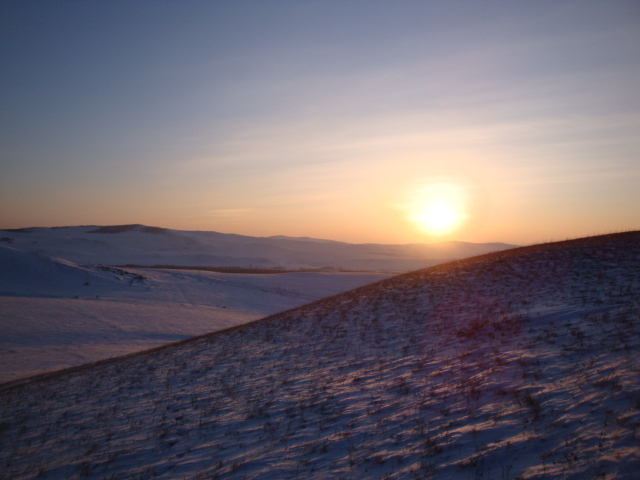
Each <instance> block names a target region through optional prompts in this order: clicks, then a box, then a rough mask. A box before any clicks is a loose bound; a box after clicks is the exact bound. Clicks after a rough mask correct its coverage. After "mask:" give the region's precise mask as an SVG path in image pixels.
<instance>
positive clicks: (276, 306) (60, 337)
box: [0, 245, 390, 382]
mask: <svg viewBox="0 0 640 480" xmlns="http://www.w3.org/2000/svg"><path fill="white" fill-rule="evenodd" d="M0 270H1V272H0V382H6V381H10V380H15V379H17V378H22V377H26V376H29V375H34V374H37V373H42V372H46V371H51V370H58V369H62V368H68V367H72V366H76V365H81V364H84V363H88V362H93V361H97V360H102V359H105V358H111V357H117V356H121V355H125V354H129V353H132V352H136V351H141V350H146V349H149V348H153V347H157V346H159V345H164V344H166V343H170V342H173V341H177V340H183V339H185V338H189V337H193V336H196V335H202V334H205V333H209V332H212V331H215V330H221V329H224V328H227V327H231V326H234V325H238V324H241V323H246V322H248V321H251V320H256V319H258V318H261V317H265V316H267V315H270V314H272V313H276V312H280V311H283V310H288V309H290V308H293V307H297V306H300V305H303V304H305V303H309V302H310V301H313V300H317V299H320V298H324V297H328V296H331V295H334V294H336V293H339V292H342V291H346V290H351V289H353V288H355V287H358V286H361V285H365V284H368V283H372V282H374V281H377V280H380V279H383V278H387V277H389V276H390V275H389V274H381V273H282V274H274V275H269V274H267V275H265V274H260V275H257V274H225V273H217V272H207V271H197V270H155V269H138V270H136V269H119V268H110V267H102V268H96V267H93V266H80V265H77V264H74V263H73V262H69V261H65V260H60V259H53V258H50V257H47V256H45V255H42V254H35V253H31V252H24V251H20V250H17V249H15V248H12V247H10V246H3V245H0Z"/></svg>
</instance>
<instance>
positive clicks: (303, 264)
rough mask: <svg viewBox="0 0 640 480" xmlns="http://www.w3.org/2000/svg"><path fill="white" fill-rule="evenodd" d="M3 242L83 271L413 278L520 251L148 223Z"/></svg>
mask: <svg viewBox="0 0 640 480" xmlns="http://www.w3.org/2000/svg"><path fill="white" fill-rule="evenodd" d="M0 241H4V242H6V243H8V244H9V245H11V246H13V247H16V248H19V249H21V250H25V251H29V252H40V253H44V254H46V255H49V256H52V257H56V258H63V259H65V260H69V261H73V262H76V263H79V264H110V265H124V264H135V265H143V266H154V265H176V266H192V267H193V266H218V267H256V268H285V269H293V270H297V269H322V268H330V269H346V270H363V271H384V272H407V271H411V270H417V269H419V268H424V267H429V266H432V265H435V264H438V263H442V262H444V261H448V260H454V259H459V258H464V257H469V256H475V255H481V254H484V253H489V252H493V251H498V250H505V249H508V248H513V247H515V246H516V245H509V244H504V243H484V244H476V243H467V242H444V243H433V244H406V245H387V244H373V243H371V244H369V243H367V244H352V243H346V242H339V241H334V240H324V239H315V238H308V237H287V236H281V235H279V236H272V237H250V236H245V235H237V234H227V233H218V232H207V231H184V230H172V229H168V228H162V227H153V226H146V225H140V224H130V225H111V226H99V225H84V226H69V227H50V228H47V227H31V228H22V229H7V230H0Z"/></svg>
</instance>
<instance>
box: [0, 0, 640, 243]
mask: <svg viewBox="0 0 640 480" xmlns="http://www.w3.org/2000/svg"><path fill="white" fill-rule="evenodd" d="M0 65H2V67H1V68H0V228H22V227H31V226H62V225H118V224H131V223H141V224H145V225H154V226H161V227H166V228H174V229H182V230H213V231H218V232H224V233H237V234H243V235H253V236H271V235H289V236H309V237H316V238H326V239H333V240H341V241H347V242H352V243H421V242H427V243H429V242H438V241H448V240H461V241H471V242H494V241H500V242H508V243H517V244H529V243H536V242H542V241H549V240H561V239H565V238H570V237H580V236H585V235H592V234H599V233H608V232H613V231H619V230H630V229H640V3H639V2H637V1H633V0H629V1H616V2H609V1H604V0H603V1H588V0H587V1H544V0H541V1H536V2H512V1H500V2H498V1H483V2H478V1H446V2H445V1H405V2H393V1H375V0H373V1H372V0H367V1H355V0H353V1H348V0H347V1H337V0H336V1H332V0H327V1H304V2H299V1H277V0H274V1H243V0H239V1H209V2H207V1H192V0H184V1H163V0H159V1H140V0H130V1H126V2H125V1H116V0H112V1H92V0H82V1H66V0H60V1H56V2H51V1H32V0H23V1H17V0H15V1H10V0H6V1H3V2H0Z"/></svg>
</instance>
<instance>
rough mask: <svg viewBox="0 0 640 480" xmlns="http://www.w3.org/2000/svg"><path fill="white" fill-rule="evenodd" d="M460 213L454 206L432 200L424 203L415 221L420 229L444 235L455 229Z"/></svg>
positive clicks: (459, 221) (459, 220)
mask: <svg viewBox="0 0 640 480" xmlns="http://www.w3.org/2000/svg"><path fill="white" fill-rule="evenodd" d="M461 220H462V218H461V214H460V213H459V212H457V211H456V209H455V207H453V206H452V205H449V204H447V203H443V202H433V203H429V204H427V205H425V207H424V210H423V211H422V212H420V213H418V214H417V215H416V217H415V221H416V222H417V223H418V227H420V229H421V230H425V231H426V232H427V233H431V234H432V235H444V234H446V233H450V232H452V231H453V230H455V229H456V228H457V227H458V225H459V224H460V223H461Z"/></svg>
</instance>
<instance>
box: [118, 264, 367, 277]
mask: <svg viewBox="0 0 640 480" xmlns="http://www.w3.org/2000/svg"><path fill="white" fill-rule="evenodd" d="M117 266H118V267H120V268H164V269H172V270H202V271H206V272H218V273H257V274H273V273H361V271H360V270H344V269H342V268H333V267H323V268H300V269H298V270H287V269H285V268H284V267H273V268H255V267H194V266H179V265H135V264H130V263H128V264H126V265H117Z"/></svg>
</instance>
